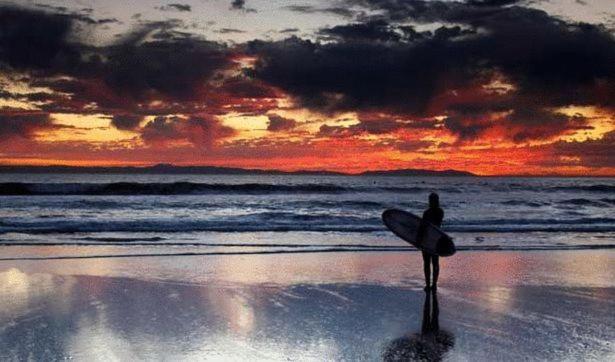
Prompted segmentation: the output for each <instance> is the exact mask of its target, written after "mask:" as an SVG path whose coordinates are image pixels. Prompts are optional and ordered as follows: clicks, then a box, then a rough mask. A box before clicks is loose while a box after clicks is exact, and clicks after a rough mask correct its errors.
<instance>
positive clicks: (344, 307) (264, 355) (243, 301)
mask: <svg viewBox="0 0 615 362" xmlns="http://www.w3.org/2000/svg"><path fill="white" fill-rule="evenodd" d="M420 263H421V261H420V254H418V253H416V252H363V253H326V254H323V253H313V254H288V255H285V254H276V255H235V256H183V257H134V258H121V259H114V258H107V259H76V260H71V259H69V260H32V261H23V260H22V261H2V262H0V359H2V360H6V359H9V360H14V359H18V360H25V359H30V358H32V359H37V360H57V359H64V358H72V359H75V360H143V359H147V360H152V359H153V360H187V359H190V360H302V361H303V360H352V361H355V360H382V359H385V358H388V359H396V358H398V359H402V358H407V357H408V356H412V357H415V358H417V357H423V358H431V359H435V360H438V359H442V360H454V361H458V360H511V361H512V360H545V359H548V360H613V359H614V358H615V313H613V311H614V310H615V267H614V265H615V251H614V250H587V251H578V250H577V251H555V252H552V251H523V252H518V251H485V252H459V253H458V254H457V255H455V256H454V257H452V258H449V259H445V260H443V271H442V275H441V279H442V280H441V284H440V288H439V290H438V292H437V311H436V312H437V313H436V315H435V317H437V318H436V319H437V321H435V320H434V304H433V302H434V297H430V300H427V301H426V296H427V295H426V293H425V292H424V291H423V290H422V276H421V264H420ZM426 302H427V303H426ZM426 305H427V306H428V307H427V308H425V306H426ZM426 311H427V313H425V312H426ZM425 321H426V322H428V323H424V322H425ZM434 322H437V326H436V327H439V328H438V329H437V331H435V332H434V329H433V326H434V325H433V323H434ZM426 325H427V326H428V327H430V326H431V327H432V328H431V331H427V330H426V328H425V327H426ZM427 329H429V328H427Z"/></svg>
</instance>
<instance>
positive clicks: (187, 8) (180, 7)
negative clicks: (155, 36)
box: [156, 3, 192, 12]
mask: <svg viewBox="0 0 615 362" xmlns="http://www.w3.org/2000/svg"><path fill="white" fill-rule="evenodd" d="M156 9H158V10H162V11H169V10H173V11H183V12H189V11H192V7H191V6H190V5H188V4H177V3H174V4H168V5H164V6H159V7H157V8H156Z"/></svg>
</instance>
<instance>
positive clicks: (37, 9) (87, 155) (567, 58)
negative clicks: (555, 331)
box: [0, 0, 615, 176]
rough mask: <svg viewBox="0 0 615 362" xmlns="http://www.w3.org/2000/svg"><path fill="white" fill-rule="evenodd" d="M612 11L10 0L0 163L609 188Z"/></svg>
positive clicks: (503, 5)
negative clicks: (385, 173)
mask: <svg viewBox="0 0 615 362" xmlns="http://www.w3.org/2000/svg"><path fill="white" fill-rule="evenodd" d="M613 155H615V9H614V8H613V5H612V0H594V1H592V0H544V1H543V0H455V1H449V0H405V1H401V0H332V1H276V0H190V1H188V0H172V1H149V0H140V1H136V0H108V1H90V0H63V1H46V0H25V1H19V2H11V1H0V164H8V165H58V164H62V165H78V166H85V165H88V166H111V165H113V166H117V165H131V166H135V165H136V166H145V165H152V164H158V163H172V164H177V165H216V166H228V167H245V168H260V169H281V170H334V171H342V172H351V173H354V172H361V171H365V170H376V169H379V170H383V169H405V168H414V169H416V168H421V169H433V170H446V169H456V170H463V171H470V172H474V173H477V174H480V175H510V174H515V175H527V174H531V175H555V174H560V175H580V176H582V175H611V176H615V157H613Z"/></svg>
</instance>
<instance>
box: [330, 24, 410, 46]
mask: <svg viewBox="0 0 615 362" xmlns="http://www.w3.org/2000/svg"><path fill="white" fill-rule="evenodd" d="M320 34H323V35H327V36H331V37H333V38H338V39H342V40H349V41H352V40H365V41H369V40H379V41H399V40H400V39H401V34H399V33H397V32H395V31H394V29H391V28H390V27H389V24H388V23H387V22H385V21H382V20H380V21H371V22H367V23H356V24H348V25H338V26H334V27H332V28H327V29H322V30H321V31H320Z"/></svg>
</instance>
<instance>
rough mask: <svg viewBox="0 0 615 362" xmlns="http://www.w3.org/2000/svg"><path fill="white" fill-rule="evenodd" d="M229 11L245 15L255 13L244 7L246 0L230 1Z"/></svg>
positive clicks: (253, 10)
mask: <svg viewBox="0 0 615 362" xmlns="http://www.w3.org/2000/svg"><path fill="white" fill-rule="evenodd" d="M231 10H241V11H245V12H246V13H255V12H256V9H253V8H248V7H246V0H233V1H231Z"/></svg>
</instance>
